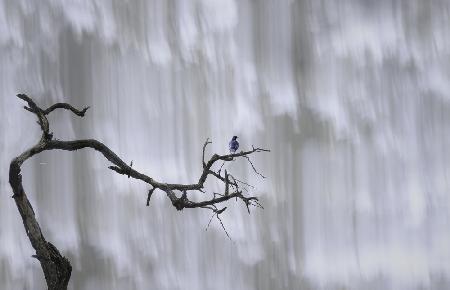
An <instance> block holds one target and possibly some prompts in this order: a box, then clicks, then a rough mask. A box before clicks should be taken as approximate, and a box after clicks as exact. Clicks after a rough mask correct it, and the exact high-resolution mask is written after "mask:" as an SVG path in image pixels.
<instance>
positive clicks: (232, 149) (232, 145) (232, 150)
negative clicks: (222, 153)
mask: <svg viewBox="0 0 450 290" xmlns="http://www.w3.org/2000/svg"><path fill="white" fill-rule="evenodd" d="M237 138H238V137H237V136H233V138H232V139H231V141H230V143H229V146H230V153H236V150H238V148H239V142H238V141H237V140H236V139H237Z"/></svg>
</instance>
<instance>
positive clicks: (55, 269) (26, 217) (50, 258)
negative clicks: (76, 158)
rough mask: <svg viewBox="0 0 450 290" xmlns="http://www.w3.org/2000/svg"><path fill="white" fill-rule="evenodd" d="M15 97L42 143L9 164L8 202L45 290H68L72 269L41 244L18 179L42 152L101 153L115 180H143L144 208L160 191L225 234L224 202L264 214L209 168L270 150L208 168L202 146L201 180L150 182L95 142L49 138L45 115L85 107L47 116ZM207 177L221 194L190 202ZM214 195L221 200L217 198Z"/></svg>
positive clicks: (231, 182) (231, 156) (224, 158)
mask: <svg viewBox="0 0 450 290" xmlns="http://www.w3.org/2000/svg"><path fill="white" fill-rule="evenodd" d="M17 97H18V98H20V99H22V100H24V101H25V102H27V103H28V107H26V106H25V107H24V108H25V109H26V110H27V111H29V112H32V113H34V114H35V115H36V116H37V118H38V124H39V125H40V127H41V130H42V132H43V134H42V137H41V139H40V140H39V142H38V143H37V144H36V145H34V146H33V147H31V148H30V149H28V150H26V151H25V152H23V153H22V154H21V155H19V156H18V157H16V158H14V159H13V160H12V161H11V164H10V170H9V182H10V184H11V187H12V190H13V196H12V197H13V198H14V200H15V202H16V205H17V208H18V209H19V212H20V215H21V217H22V221H23V224H24V227H25V230H26V233H27V236H28V238H29V240H30V242H31V244H32V246H33V248H34V249H35V251H36V254H35V255H34V257H35V258H37V259H38V260H39V262H40V263H41V267H42V269H43V271H44V276H45V279H46V282H47V285H48V289H50V290H60V289H67V284H68V282H69V279H70V275H71V270H72V267H71V265H70V263H69V261H68V260H67V259H66V258H65V257H63V256H62V255H61V254H60V253H59V251H58V250H57V249H56V247H55V246H53V245H52V244H51V243H49V242H47V241H46V240H45V238H44V236H43V234H42V232H41V229H40V226H39V224H38V222H37V220H36V217H35V214H34V211H33V208H32V206H31V204H30V202H29V200H28V198H27V195H26V193H25V191H24V189H23V185H22V175H21V166H22V164H23V163H24V162H25V161H26V160H27V159H29V158H31V157H33V156H34V155H36V154H39V153H41V152H43V151H48V150H66V151H75V150H80V149H85V148H91V149H94V150H96V151H98V152H100V153H101V154H102V155H103V156H104V157H105V158H106V159H107V160H108V161H109V162H111V163H112V164H113V165H111V166H109V169H111V170H113V171H115V172H116V173H118V174H121V175H126V176H127V177H128V178H134V179H137V180H141V181H143V182H145V183H147V184H149V185H151V186H152V188H151V189H150V190H149V192H148V195H147V203H146V204H147V206H148V205H149V202H150V198H151V196H152V194H153V192H154V191H155V190H156V189H160V190H162V191H163V192H165V193H166V195H167V197H168V198H169V199H170V201H171V202H172V205H173V206H174V207H175V208H176V209H177V210H183V209H184V208H206V209H210V210H212V211H213V212H214V214H215V215H216V217H217V218H218V219H219V221H220V223H221V225H222V227H223V229H224V230H225V227H224V226H223V223H222V221H221V219H220V217H219V214H221V213H222V212H223V211H224V210H225V209H226V207H225V208H223V209H221V210H218V209H217V207H216V204H218V203H222V202H225V201H227V200H229V199H231V198H236V199H238V198H239V199H241V200H242V201H243V202H244V203H245V205H246V207H247V210H248V212H249V213H250V209H249V206H250V205H253V206H258V207H261V208H262V206H261V205H260V204H259V202H258V198H256V197H254V196H250V197H245V196H244V195H243V194H242V191H241V190H240V189H239V186H238V183H237V182H236V181H237V179H235V178H234V177H233V176H232V175H231V174H230V173H229V172H228V171H227V170H225V176H222V175H221V173H220V171H219V172H217V173H216V172H214V171H213V170H212V167H213V166H214V164H215V163H216V162H217V161H219V160H221V161H223V164H222V166H221V168H222V167H223V165H224V164H225V162H230V161H233V160H234V158H239V157H244V158H247V159H248V160H249V157H248V155H251V154H253V153H257V152H270V150H267V149H263V148H254V147H252V150H248V151H241V152H239V153H233V154H226V155H218V154H214V155H212V156H211V158H210V159H209V160H208V162H205V149H206V146H207V145H208V144H210V143H211V141H209V139H207V140H206V142H205V144H204V145H203V154H202V165H203V171H202V173H201V174H200V177H199V179H198V181H197V183H192V184H173V183H164V182H159V181H156V180H155V179H153V178H151V177H150V176H148V175H146V174H144V173H141V172H139V171H137V170H135V169H133V168H132V167H131V166H132V165H133V162H131V163H130V165H128V164H126V163H125V162H124V161H123V160H122V159H121V158H120V157H119V156H118V155H117V154H116V153H114V152H113V151H112V150H111V149H109V148H108V147H107V146H106V145H105V144H103V143H102V142H100V141H97V140H95V139H86V140H73V141H60V140H53V134H51V133H50V126H49V122H48V120H47V117H46V115H48V114H49V113H51V112H52V111H54V110H56V109H66V110H69V111H71V112H73V113H74V114H76V115H78V116H80V117H83V116H84V115H85V113H86V111H87V110H88V108H89V107H86V108H84V109H83V110H77V109H75V108H74V107H72V106H71V105H69V104H66V103H57V104H54V105H52V106H50V107H49V108H47V109H46V110H43V109H41V108H40V107H38V106H37V105H36V103H35V102H34V101H33V100H32V99H31V98H30V97H28V96H27V95H25V94H19V95H17ZM249 162H250V164H251V165H252V167H253V169H254V170H255V172H257V171H256V169H255V167H254V166H253V163H251V161H250V160H249ZM257 173H258V172H257ZM258 174H259V173H258ZM260 175H261V174H260ZM208 176H212V177H214V178H215V179H216V180H218V181H220V182H223V183H224V184H225V193H224V194H214V197H213V198H212V199H209V200H203V201H199V202H194V201H191V200H189V198H188V191H200V192H204V190H203V188H204V184H205V182H206V180H207V178H208ZM261 176H262V175H261ZM238 181H239V182H240V183H243V184H246V183H245V182H242V181H240V180H238ZM247 185H248V184H247ZM230 186H231V188H233V190H234V192H230ZM175 191H179V192H181V193H182V195H181V197H179V198H178V197H177V196H176V194H175ZM217 195H218V196H220V197H217ZM225 232H226V230H225ZM226 234H227V236H228V237H230V236H229V235H228V232H226Z"/></svg>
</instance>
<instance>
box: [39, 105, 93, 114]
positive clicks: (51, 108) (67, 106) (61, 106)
mask: <svg viewBox="0 0 450 290" xmlns="http://www.w3.org/2000/svg"><path fill="white" fill-rule="evenodd" d="M89 108H90V107H86V108H84V109H83V110H77V109H75V108H74V107H72V106H71V105H69V104H67V103H56V104H54V105H52V106H50V107H48V108H47V109H45V110H43V113H44V115H48V114H50V113H51V112H53V111H54V110H56V109H66V110H70V111H72V113H74V114H75V115H77V116H80V117H84V114H85V113H86V111H87V110H89Z"/></svg>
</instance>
